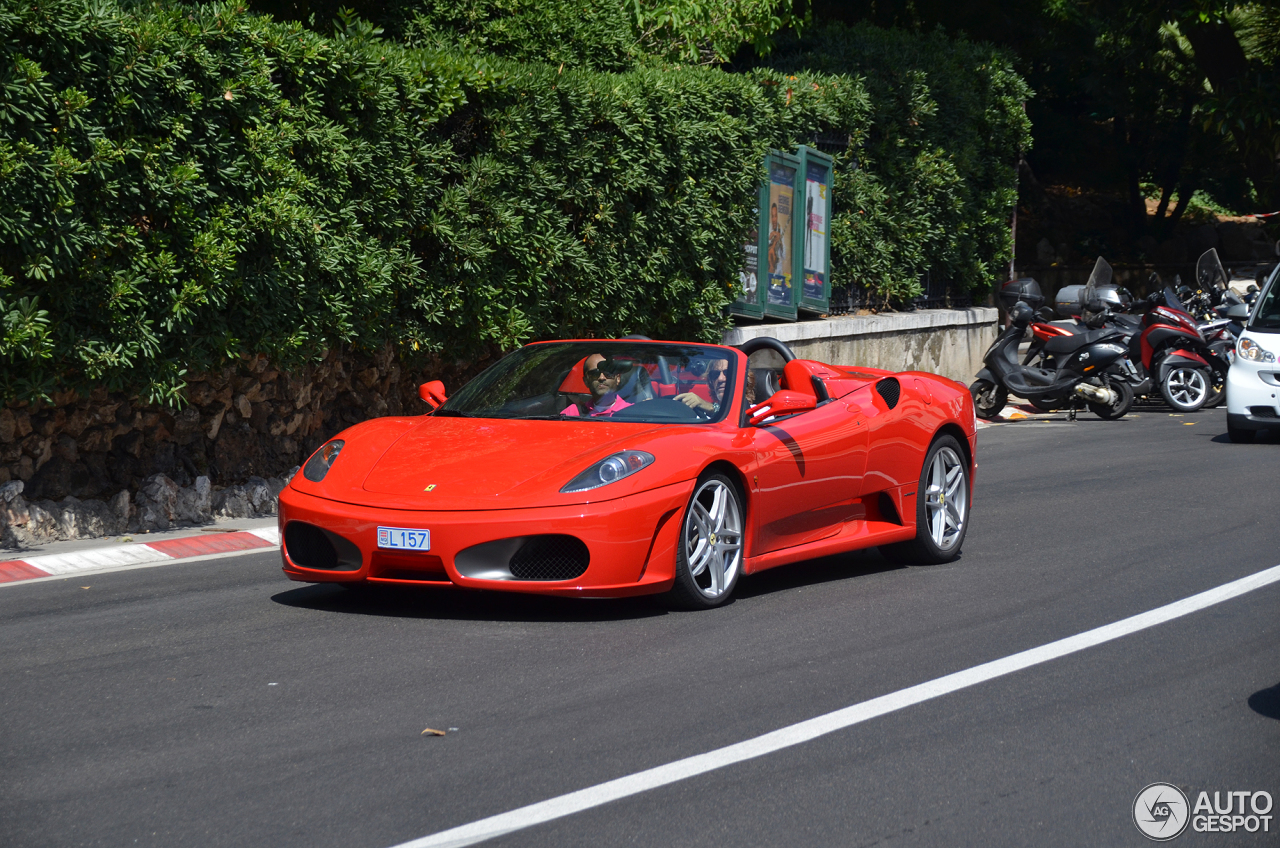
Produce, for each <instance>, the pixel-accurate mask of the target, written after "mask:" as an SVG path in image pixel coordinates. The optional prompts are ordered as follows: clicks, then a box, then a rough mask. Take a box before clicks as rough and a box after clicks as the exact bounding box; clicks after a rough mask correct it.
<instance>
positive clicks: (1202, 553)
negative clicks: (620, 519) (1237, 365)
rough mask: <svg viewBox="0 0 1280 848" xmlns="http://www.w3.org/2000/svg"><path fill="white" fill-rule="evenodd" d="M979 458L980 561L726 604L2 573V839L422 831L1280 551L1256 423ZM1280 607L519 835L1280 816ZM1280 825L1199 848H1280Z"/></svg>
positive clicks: (1088, 618) (933, 670) (1215, 621)
mask: <svg viewBox="0 0 1280 848" xmlns="http://www.w3.org/2000/svg"><path fill="white" fill-rule="evenodd" d="M979 442H980V444H979V471H978V476H977V484H976V491H975V494H974V506H973V513H972V517H971V526H970V531H969V535H968V539H967V541H966V542H965V546H964V554H963V557H962V558H961V559H960V560H959V561H957V562H955V563H952V564H949V565H944V566H936V567H929V568H899V567H895V566H892V565H890V564H889V563H887V562H886V561H885V560H883V559H882V558H881V557H880V556H879V555H878V554H877V553H876V552H874V551H870V552H861V553H857V554H853V555H849V556H845V557H837V558H830V559H825V560H817V561H813V562H809V563H803V564H800V565H796V566H789V567H786V568H782V569H778V570H776V571H773V572H768V573H766V574H763V575H759V576H756V577H753V578H746V579H744V580H743V581H742V582H741V583H740V584H739V591H738V595H737V599H736V600H735V602H733V603H732V604H730V605H728V606H726V607H724V608H722V609H718V610H714V611H711V612H699V613H671V612H666V611H664V610H663V609H661V608H660V607H657V606H656V605H654V604H653V603H652V602H650V601H647V600H626V601H579V602H570V601H560V600H548V599H538V598H525V597H516V596H502V595H483V594H464V593H433V592H429V591H424V592H413V593H408V594H383V595H378V596H375V597H371V598H364V597H352V596H350V595H349V594H348V593H345V592H343V591H342V590H340V589H336V588H330V587H322V586H303V585H300V584H294V583H290V582H288V581H287V580H286V579H285V578H284V577H283V576H282V575H281V574H280V571H279V561H278V555H276V554H257V555H254V554H248V555H245V556H241V557H235V558H230V559H221V560H213V561H205V562H195V563H189V564H174V565H171V566H165V567H162V568H153V569H145V570H135V571H121V572H114V573H105V574H96V575H92V576H81V577H76V578H72V579H69V580H55V581H48V582H37V583H29V584H15V585H12V586H9V587H7V588H3V589H0V644H3V646H4V649H3V651H2V652H0V845H4V846H81V845H85V846H88V845H92V846H117V845H151V846H187V845H191V846H221V845H235V846H241V845H272V846H344V848H389V846H393V845H397V844H399V843H402V842H405V841H408V840H411V839H414V838H417V837H421V836H424V835H427V834H430V833H433V832H436V831H439V830H442V829H445V828H448V827H452V826H455V825H460V824H464V823H467V822H471V821H473V820H476V819H480V818H483V817H486V816H490V815H494V814H497V813H502V812H505V811H507V810H511V809H513V808H516V807H520V806H522V805H525V804H530V803H533V802H536V801H541V800H543V799H546V798H550V797H553V796H556V795H560V794H562V793H565V792H570V791H573V790H577V789H582V788H584V787H589V786H593V785H595V784H598V783H600V782H602V781H606V780H610V779H613V778H616V777H620V776H623V775H627V774H631V773H633V772H636V771H639V770H642V769H646V768H649V767H652V766H657V765H661V764H663V763H667V762H670V761H673V760H678V759H681V758H683V757H688V756H690V755H693V754H698V753H701V752H704V751H709V750H713V749H716V748H719V747H721V746H725V745H729V744H732V743H735V742H739V741H741V740H744V739H748V738H750V737H753V736H756V735H759V734H762V733H765V732H768V731H771V730H774V729H776V728H779V727H783V726H786V725H789V724H792V723H794V722H798V721H801V720H804V719H808V718H811V717H813V716H817V715H821V714H823V713H826V712H829V711H832V710H836V709H839V708H842V707H846V706H848V705H851V704H856V703H859V702H862V701H865V700H867V699H870V698H874V697H877V696H880V695H884V694H886V693H891V692H895V691H897V690H900V689H903V688H905V687H909V686H913V685H916V684H919V683H922V682H925V681H929V680H932V679H934V678H937V677H939V676H942V675H945V674H949V673H952V672H956V671H960V670H963V669H967V668H971V667H973V666H975V665H977V664H980V663H983V662H987V661H989V660H993V659H997V658H1000V657H1004V656H1007V655H1009V654H1013V653H1016V652H1018V651H1023V650H1026V649H1029V648H1034V647H1036V646H1039V645H1043V644H1045V643H1048V642H1052V641H1053V640H1056V639H1061V638H1063V637H1068V636H1072V635H1074V634H1077V633H1081V632H1083V631H1086V630H1089V629H1091V628H1095V627H1098V626H1101V625H1105V624H1109V623H1111V622H1114V621H1117V620H1119V619H1123V618H1125V617H1127V616H1131V615H1134V614H1137V613H1142V612H1145V611H1147V610H1151V609H1154V608H1156V607H1159V606H1161V605H1164V604H1167V603H1170V602H1172V601H1176V600H1178V599H1181V598H1185V597H1188V596H1190V595H1194V594H1195V593H1197V592H1201V591H1204V590H1206V589H1210V588H1213V587H1215V586H1218V585H1221V584H1223V583H1226V582H1228V581H1231V580H1234V579H1237V578H1240V577H1243V576H1246V575H1248V574H1251V573H1254V572H1258V571H1261V570H1263V569H1266V568H1269V567H1271V566H1275V565H1277V564H1278V563H1280V528H1278V527H1277V522H1276V496H1277V493H1278V492H1280V487H1278V486H1277V474H1278V472H1280V443H1278V441H1277V440H1276V439H1270V440H1265V441H1261V442H1259V443H1258V444H1255V445H1232V444H1229V443H1228V442H1227V440H1226V436H1225V413H1224V412H1223V411H1221V410H1217V411H1210V412H1202V413H1199V414H1196V415H1189V416H1185V417H1174V416H1170V415H1169V413H1168V412H1167V411H1164V410H1158V409H1157V410H1139V412H1138V414H1137V415H1136V416H1131V417H1129V418H1126V419H1124V420H1121V421H1117V422H1102V421H1100V420H1097V419H1095V418H1093V417H1092V416H1087V417H1082V418H1081V420H1080V421H1078V422H1076V423H1068V422H1066V421H1065V420H1055V421H1047V422H1044V421H1036V422H1019V423H1016V424H1009V425H1004V426H1000V427H993V428H991V429H987V430H984V431H982V433H981V434H980V436H979ZM1278 612H1280V584H1272V585H1270V586H1267V587H1265V588H1262V589H1259V590H1257V591H1253V592H1250V593H1248V594H1245V595H1243V596H1241V597H1238V598H1235V599H1233V600H1229V601H1226V602H1224V603H1222V604H1219V605H1217V606H1214V607H1211V608H1209V609H1206V610H1203V611H1200V612H1197V613H1194V614H1191V615H1189V616H1186V617H1183V618H1179V619H1177V620H1174V621H1170V622H1168V623H1165V624H1160V625H1158V626H1156V627H1152V628H1149V629H1146V630H1143V631H1141V632H1138V633H1135V634H1133V635H1130V636H1126V637H1124V638H1122V639H1118V640H1116V641H1112V642H1109V643H1107V644H1103V645H1099V646H1098V647H1095V648H1091V649H1088V650H1085V651H1081V652H1079V653H1075V654H1072V655H1070V656H1066V657H1063V658H1061V659H1057V660H1053V661H1051V662H1048V663H1044V664H1041V665H1037V666H1034V667H1032V668H1028V669H1025V670H1023V671H1020V672H1017V673H1014V674H1011V675H1008V676H1004V677H1001V678H999V679H996V680H991V681H989V682H986V683H982V684H980V685H977V686H973V687H970V688H968V689H964V690H962V691H958V692H954V693H952V694H948V695H945V696H942V697H939V698H935V699H933V700H930V701H927V702H925V703H922V704H917V705H915V706H911V707H907V708H905V709H901V710H898V711H895V712H892V713H889V714H887V715H884V716H881V717H879V718H875V719H872V720H870V721H867V722H865V723H862V724H859V725H856V726H854V727H851V728H848V729H846V730H842V731H839V732H836V733H833V734H831V735H828V736H825V737H822V738H821V739H818V740H815V741H812V742H808V743H805V744H802V745H798V746H796V747H792V748H788V749H786V750H784V751H780V752H778V753H774V754H770V755H768V756H764V757H760V758H757V759H753V760H750V761H747V762H743V763H739V764H737V765H733V766H729V767H727V768H723V769H720V770H718V771H714V772H711V773H708V774H704V775H701V776H699V777H697V778H694V779H691V780H687V781H683V782H678V783H674V784H671V785H668V786H664V787H661V788H658V789H655V790H652V791H649V792H645V793H642V794H639V795H636V796H633V797H630V798H627V799H624V800H621V801H617V802H614V803H610V804H607V805H604V806H600V807H597V808H595V809H591V810H588V811H586V812H582V813H579V814H576V815H572V816H568V817H565V818H561V819H559V820H557V821H554V822H550V823H547V824H542V825H538V826H536V827H533V828H531V829H527V830H522V831H519V832H516V833H512V834H509V835H507V836H505V837H501V838H499V839H496V840H493V841H492V842H490V843H487V844H491V845H509V846H599V845H638V846H685V845H690V846H693V845H708V846H711V845H714V846H720V845H743V846H753V845H760V846H810V845H812V846H824V848H825V847H826V846H837V845H839V846H844V845H850V846H871V845H992V846H998V845H1028V844H1037V845H1084V844H1089V845H1135V846H1136V845H1145V844H1147V840H1146V839H1145V838H1144V837H1143V836H1142V835H1141V834H1140V833H1139V832H1138V830H1137V829H1136V828H1135V826H1134V824H1133V822H1132V819H1131V806H1132V803H1133V799H1134V796H1135V795H1136V794H1137V793H1138V791H1139V790H1141V789H1142V788H1143V787H1144V786H1146V785H1147V784H1150V783H1153V782H1156V781H1167V782H1170V783H1173V784H1175V785H1179V786H1181V787H1183V788H1184V790H1185V791H1187V792H1188V794H1189V796H1190V797H1191V799H1192V802H1193V803H1194V801H1195V798H1196V794H1197V793H1198V792H1199V791H1201V790H1206V791H1208V792H1209V793H1210V796H1212V793H1213V792H1214V791H1215V790H1217V791H1221V792H1226V791H1237V790H1248V791H1256V790H1267V791H1269V792H1270V793H1271V795H1272V797H1273V798H1276V799H1277V800H1280V653H1278V652H1277V645H1278V644H1280V614H1277V613H1278ZM427 727H431V728H438V729H443V730H447V731H448V734H447V735H446V736H444V737H434V736H423V735H421V734H422V731H423V729H424V728H427ZM454 728H456V730H455V729H454ZM1272 814H1273V816H1274V817H1273V819H1272V821H1271V823H1270V832H1269V833H1266V834H1263V833H1257V834H1252V835H1250V834H1247V833H1236V834H1208V833H1205V834H1197V833H1194V832H1192V831H1191V830H1190V829H1188V830H1187V832H1185V833H1184V834H1183V835H1182V836H1180V837H1178V839H1177V841H1176V843H1177V844H1179V845H1181V844H1186V845H1226V844H1231V845H1236V844H1246V845H1253V844H1257V845H1280V836H1278V835H1277V833H1278V832H1280V805H1277V808H1276V809H1275V810H1274V811H1273V813H1272Z"/></svg>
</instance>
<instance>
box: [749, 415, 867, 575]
mask: <svg viewBox="0 0 1280 848" xmlns="http://www.w3.org/2000/svg"><path fill="white" fill-rule="evenodd" d="M750 429H751V433H750V434H749V435H750V438H751V443H752V446H753V448H754V450H755V453H756V461H757V463H758V466H757V470H756V472H755V474H754V475H753V476H754V480H753V503H754V508H753V517H754V520H753V523H754V525H755V545H754V547H753V549H752V554H753V555H759V554H764V553H768V552H770V551H776V550H780V549H782V548H788V547H792V546H794V545H801V544H804V543H805V542H812V541H816V540H818V539H822V538H825V537H827V536H830V535H832V534H834V533H835V532H836V531H837V530H839V529H840V527H841V525H842V524H843V523H844V522H846V521H848V520H850V519H852V518H857V517H860V515H859V514H858V512H857V510H856V506H857V504H856V503H855V501H856V498H857V497H858V495H859V494H860V493H861V481H862V474H863V469H864V468H865V466H866V461H867V430H868V428H867V424H866V417H865V416H864V415H862V414H861V409H860V408H859V407H858V405H857V404H852V405H851V404H850V403H847V402H845V401H843V400H830V401H827V402H825V403H823V404H822V405H821V406H819V407H818V408H817V409H814V410H811V411H809V412H804V413H801V414H799V415H793V416H791V417H789V418H784V419H781V420H779V421H777V422H775V423H772V424H766V425H762V426H759V427H754V428H750Z"/></svg>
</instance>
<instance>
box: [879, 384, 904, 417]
mask: <svg viewBox="0 0 1280 848" xmlns="http://www.w3.org/2000/svg"><path fill="white" fill-rule="evenodd" d="M876 391H877V392H879V393H880V397H882V398H884V402H885V405H886V406H888V407H889V408H890V409H893V408H894V407H895V406H897V405H898V397H899V396H900V395H901V394H902V385H901V384H900V383H899V382H898V380H897V378H896V377H886V378H885V379H883V380H881V381H880V382H878V383H876Z"/></svg>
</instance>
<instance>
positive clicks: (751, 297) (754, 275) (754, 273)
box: [738, 244, 760, 303]
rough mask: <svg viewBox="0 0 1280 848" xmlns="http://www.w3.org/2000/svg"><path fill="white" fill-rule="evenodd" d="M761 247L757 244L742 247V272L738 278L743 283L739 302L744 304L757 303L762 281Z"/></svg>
mask: <svg viewBox="0 0 1280 848" xmlns="http://www.w3.org/2000/svg"><path fill="white" fill-rule="evenodd" d="M759 275H760V247H759V245H755V244H746V245H743V246H742V270H741V271H740V272H738V277H739V279H740V280H741V281H742V293H741V294H739V295H738V300H740V301H742V302H744V303H755V302H756V291H757V288H756V287H757V286H758V285H759V279H760V276H759Z"/></svg>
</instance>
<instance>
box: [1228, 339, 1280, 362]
mask: <svg viewBox="0 0 1280 848" xmlns="http://www.w3.org/2000/svg"><path fill="white" fill-rule="evenodd" d="M1236 353H1237V354H1238V355H1239V356H1241V357H1242V358H1244V359H1247V360H1249V361H1250V362H1275V361H1276V355H1275V354H1274V353H1272V352H1271V351H1269V350H1263V349H1262V346H1261V345H1260V344H1258V343H1257V342H1255V341H1254V340H1253V339H1250V338H1243V339H1241V340H1240V343H1239V344H1237V345H1236Z"/></svg>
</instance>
